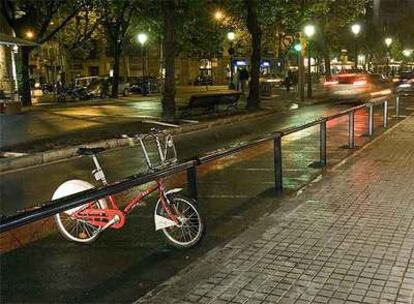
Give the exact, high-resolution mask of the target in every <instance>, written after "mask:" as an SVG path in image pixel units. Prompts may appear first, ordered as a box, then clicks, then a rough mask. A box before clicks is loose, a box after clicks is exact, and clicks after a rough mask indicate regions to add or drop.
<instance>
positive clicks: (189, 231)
mask: <svg viewBox="0 0 414 304" xmlns="http://www.w3.org/2000/svg"><path fill="white" fill-rule="evenodd" d="M168 200H169V205H168V207H169V209H170V210H171V212H172V213H173V214H174V215H175V216H176V217H177V219H178V221H179V224H178V225H176V226H172V227H168V228H165V229H162V230H161V231H162V232H163V233H164V236H165V237H166V240H167V242H168V243H169V244H170V245H172V246H173V247H176V248H179V249H186V248H191V247H194V246H196V245H197V244H198V243H199V242H200V241H201V239H202V237H203V235H204V231H205V224H204V220H203V218H202V217H201V215H200V212H199V210H198V207H197V205H196V202H195V201H194V200H192V199H190V198H188V197H186V196H184V195H179V194H169V195H168ZM156 212H157V214H159V215H161V216H164V217H168V215H167V213H166V211H165V210H164V209H163V207H162V204H161V203H158V204H157V209H156Z"/></svg>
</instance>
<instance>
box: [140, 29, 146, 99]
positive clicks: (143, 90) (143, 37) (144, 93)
mask: <svg viewBox="0 0 414 304" xmlns="http://www.w3.org/2000/svg"><path fill="white" fill-rule="evenodd" d="M147 40H148V36H147V34H145V33H139V34H138V42H139V43H140V44H141V51H142V53H141V54H142V89H141V93H142V95H146V94H147V89H146V84H145V76H146V75H145V49H144V45H145V42H147Z"/></svg>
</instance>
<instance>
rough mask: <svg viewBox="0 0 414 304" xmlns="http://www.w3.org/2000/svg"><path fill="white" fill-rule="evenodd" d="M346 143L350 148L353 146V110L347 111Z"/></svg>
mask: <svg viewBox="0 0 414 304" xmlns="http://www.w3.org/2000/svg"><path fill="white" fill-rule="evenodd" d="M348 145H349V148H350V149H353V148H355V111H351V112H349V124H348Z"/></svg>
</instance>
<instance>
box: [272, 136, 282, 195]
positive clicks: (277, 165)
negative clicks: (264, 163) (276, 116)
mask: <svg viewBox="0 0 414 304" xmlns="http://www.w3.org/2000/svg"><path fill="white" fill-rule="evenodd" d="M273 155H274V170H275V190H276V193H277V194H282V193H283V172H282V136H281V135H280V134H277V135H276V136H275V137H274V139H273Z"/></svg>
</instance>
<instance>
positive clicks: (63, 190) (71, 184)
mask: <svg viewBox="0 0 414 304" xmlns="http://www.w3.org/2000/svg"><path fill="white" fill-rule="evenodd" d="M94 187H95V186H94V185H92V184H90V183H88V182H85V181H83V180H79V179H72V180H69V181H66V182H64V183H63V184H61V185H60V186H59V187H58V188H57V189H56V191H55V193H53V197H52V200H54V199H58V198H62V197H65V196H68V195H71V194H74V193H78V192H82V191H85V190H88V189H91V188H94ZM99 203H100V205H101V206H102V207H103V208H106V207H107V205H106V201H105V200H104V199H101V200H99ZM80 208H82V206H79V207H75V208H72V209H69V210H65V211H64V213H66V214H69V215H70V214H72V213H73V212H75V211H76V210H78V209H80Z"/></svg>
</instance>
